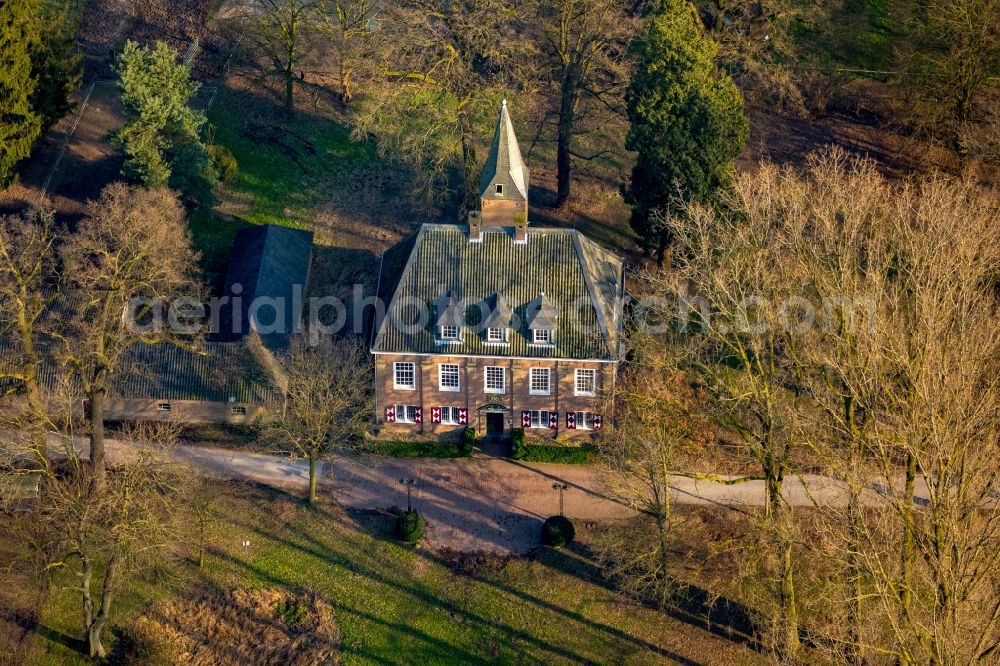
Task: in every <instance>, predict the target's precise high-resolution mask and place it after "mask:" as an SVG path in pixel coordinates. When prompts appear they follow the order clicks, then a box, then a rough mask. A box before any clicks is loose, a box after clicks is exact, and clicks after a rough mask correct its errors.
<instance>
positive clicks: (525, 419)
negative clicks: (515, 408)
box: [521, 412, 531, 428]
mask: <svg viewBox="0 0 1000 666" xmlns="http://www.w3.org/2000/svg"><path fill="white" fill-rule="evenodd" d="M521 427H522V428H530V427H531V412H521Z"/></svg>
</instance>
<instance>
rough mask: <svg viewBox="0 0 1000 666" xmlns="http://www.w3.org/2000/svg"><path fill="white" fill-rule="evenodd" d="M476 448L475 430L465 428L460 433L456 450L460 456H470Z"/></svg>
mask: <svg viewBox="0 0 1000 666" xmlns="http://www.w3.org/2000/svg"><path fill="white" fill-rule="evenodd" d="M475 448H476V429H475V428H466V429H465V431H464V432H463V433H462V440H461V441H460V442H459V443H458V450H459V452H460V453H461V454H462V455H465V456H471V455H472V450H473V449H475Z"/></svg>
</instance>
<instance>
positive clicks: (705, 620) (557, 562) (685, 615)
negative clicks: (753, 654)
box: [539, 541, 764, 651]
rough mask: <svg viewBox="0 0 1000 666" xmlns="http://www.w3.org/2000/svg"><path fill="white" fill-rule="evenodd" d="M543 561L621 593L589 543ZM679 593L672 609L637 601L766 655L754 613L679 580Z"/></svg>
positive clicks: (549, 554) (550, 552)
mask: <svg viewBox="0 0 1000 666" xmlns="http://www.w3.org/2000/svg"><path fill="white" fill-rule="evenodd" d="M539 559H540V561H542V562H544V564H545V565H546V566H550V567H552V568H553V569H556V570H558V571H562V572H564V573H568V574H571V575H574V576H577V577H579V578H583V579H584V580H588V581H590V582H592V583H594V584H595V585H600V586H601V587H604V588H606V589H608V590H617V586H616V585H615V583H614V581H613V580H611V579H610V578H608V576H607V575H606V574H605V572H604V570H603V568H602V567H601V566H600V565H599V564H598V561H597V557H596V555H595V554H594V552H593V550H592V549H591V548H590V547H589V546H588V545H587V544H585V543H581V542H579V541H574V542H572V543H570V544H569V545H568V546H567V547H566V549H565V551H559V550H551V549H545V550H544V551H541V552H540V555H539ZM673 582H674V584H675V585H676V590H675V592H674V594H673V595H672V597H671V600H670V606H669V607H668V608H665V609H661V608H660V607H659V605H658V604H657V603H656V602H654V601H652V600H650V599H637V601H638V602H639V603H641V604H642V605H644V606H645V607H647V608H650V609H652V610H657V611H660V612H663V613H665V614H666V615H668V616H670V617H672V618H674V619H676V620H680V621H681V622H685V623H686V624H690V625H692V626H695V627H698V628H699V629H703V630H705V631H708V632H711V633H712V634H714V635H716V636H719V637H720V638H724V639H726V640H728V641H732V642H734V643H739V644H742V645H747V646H749V647H751V648H753V649H754V650H757V651H763V650H764V646H763V645H762V644H761V641H760V637H761V630H760V627H759V626H758V624H757V622H756V620H755V615H756V614H755V613H754V612H753V611H752V609H750V608H748V607H747V606H744V605H743V604H740V603H738V602H736V601H733V600H731V599H727V598H725V597H721V596H718V595H715V594H712V593H711V592H710V591H709V590H706V589H704V588H702V587H699V586H697V585H693V584H691V583H687V582H683V581H679V580H675V581H673Z"/></svg>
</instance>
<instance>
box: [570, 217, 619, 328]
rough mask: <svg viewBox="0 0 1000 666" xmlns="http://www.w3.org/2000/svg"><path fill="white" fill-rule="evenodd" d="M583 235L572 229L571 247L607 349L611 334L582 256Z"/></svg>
mask: <svg viewBox="0 0 1000 666" xmlns="http://www.w3.org/2000/svg"><path fill="white" fill-rule="evenodd" d="M581 236H583V234H581V233H580V230H579V229H575V228H574V229H573V247H574V249H575V250H576V258H577V261H579V262H580V268H581V270H582V272H583V283H584V284H585V285H587V292H588V293H589V294H590V300H591V301H592V302H593V303H594V306H595V307H594V310H595V311H596V312H597V325H598V326H600V327H601V333H602V334H603V335H604V339H605V340H607V341H608V347H609V348H610V347H611V341H612V338H611V333H610V330H611V329H610V327H609V326H608V322H607V321H606V319H607V315H608V313H607V311H606V310H605V309H604V308H603V307H599V306H601V305H602V304H603V301H602V300H601V299H600V296H599V295H598V293H597V285H595V284H594V276H593V275H591V274H590V271H589V270H587V260H586V257H584V254H583V244H582V243H581V242H580V238H581Z"/></svg>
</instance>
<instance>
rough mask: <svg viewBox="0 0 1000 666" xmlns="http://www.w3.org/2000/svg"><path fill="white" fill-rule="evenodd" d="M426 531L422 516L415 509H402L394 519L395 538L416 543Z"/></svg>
mask: <svg viewBox="0 0 1000 666" xmlns="http://www.w3.org/2000/svg"><path fill="white" fill-rule="evenodd" d="M426 531H427V524H426V523H425V522H424V517H423V516H421V515H420V514H419V513H418V512H417V511H416V510H411V511H404V512H403V513H402V514H400V516H399V518H397V519H396V538H398V539H399V540H400V541H405V542H406V543H416V542H417V541H420V538H421V537H423V536H424V532H426Z"/></svg>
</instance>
